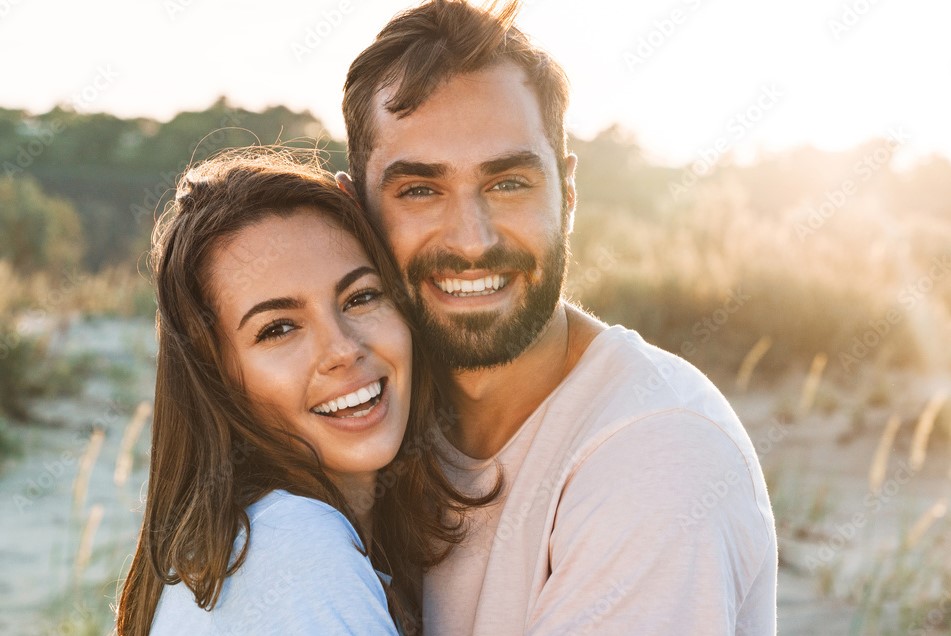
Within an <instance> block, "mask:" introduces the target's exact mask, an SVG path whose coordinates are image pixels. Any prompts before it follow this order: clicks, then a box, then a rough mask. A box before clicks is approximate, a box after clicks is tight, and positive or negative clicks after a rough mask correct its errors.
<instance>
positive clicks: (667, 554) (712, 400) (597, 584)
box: [423, 327, 777, 636]
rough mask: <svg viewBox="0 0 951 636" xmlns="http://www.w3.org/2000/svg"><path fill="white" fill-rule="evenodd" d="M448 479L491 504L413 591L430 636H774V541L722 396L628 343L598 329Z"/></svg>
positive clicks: (766, 508)
mask: <svg viewBox="0 0 951 636" xmlns="http://www.w3.org/2000/svg"><path fill="white" fill-rule="evenodd" d="M438 443H439V445H440V447H441V448H442V450H443V452H444V453H445V456H446V457H447V459H448V462H449V465H447V472H448V473H449V475H450V478H451V479H452V480H453V481H454V483H455V484H456V485H457V486H458V487H460V488H462V489H463V490H464V491H467V492H472V493H476V492H484V491H485V489H487V488H488V487H490V486H491V485H492V484H493V483H494V480H495V476H496V470H497V467H498V466H501V467H502V469H503V471H504V475H505V480H506V487H505V491H504V493H503V496H502V497H501V498H500V500H499V501H498V502H496V503H495V504H493V505H492V506H490V507H488V508H484V509H481V510H475V511H472V512H471V513H470V515H471V517H470V519H471V522H470V523H471V526H470V534H469V535H468V538H467V540H466V541H465V543H464V544H463V545H461V546H458V547H457V548H456V549H454V550H453V552H452V553H451V555H450V556H449V558H448V559H447V560H446V561H445V562H444V563H442V564H441V565H439V566H438V567H437V568H435V569H433V570H432V571H431V572H430V573H428V574H427V576H426V578H425V581H424V607H423V614H424V630H425V633H426V634H427V636H434V635H435V636H439V635H452V636H458V635H461V634H484V635H486V636H489V635H491V636H499V635H503V634H523V633H526V634H558V635H564V634H599V635H600V634H639V635H643V634H664V635H670V634H677V635H680V634H684V635H686V634H756V635H761V634H775V632H776V569H777V555H776V532H775V527H774V521H773V515H772V511H771V510H770V505H769V497H768V495H767V493H766V483H765V480H764V479H763V473H762V470H761V468H760V465H759V461H758V460H757V457H756V453H755V451H754V448H753V444H752V443H751V441H750V439H749V436H748V435H747V434H746V431H745V430H744V429H743V427H742V425H741V424H740V422H739V420H738V419H737V417H736V414H735V413H734V412H733V410H732V409H731V408H730V406H729V404H727V402H726V400H725V399H724V397H723V396H722V395H721V394H720V392H719V391H718V390H717V389H716V388H715V387H714V386H713V385H712V384H711V383H710V382H709V381H708V380H707V378H706V377H705V376H704V375H703V374H701V373H700V372H699V371H697V370H696V369H695V368H694V367H693V366H691V365H690V364H689V363H687V362H686V361H684V360H682V359H680V358H678V357H676V356H674V355H671V354H669V353H667V352H665V351H662V350H660V349H658V348H656V347H653V346H651V345H649V344H647V343H646V342H644V340H643V339H642V338H641V337H640V336H639V335H638V334H636V333H635V332H633V331H629V330H626V329H624V328H623V327H612V328H610V329H607V330H605V331H604V332H602V333H600V334H599V335H598V336H597V337H596V338H595V339H594V341H593V342H592V343H591V344H590V345H589V347H588V349H587V351H586V352H585V353H584V355H583V356H582V358H581V359H580V360H579V362H578V364H577V365H576V366H575V368H574V369H573V370H572V371H571V373H570V374H569V375H568V377H566V378H565V379H564V381H563V382H562V383H561V384H560V385H559V386H558V388H556V389H555V390H554V391H553V392H552V393H551V395H549V396H548V398H547V399H546V400H545V401H544V402H543V403H542V404H541V405H540V406H539V407H538V409H537V410H536V411H535V412H534V413H533V414H532V415H531V417H529V418H528V419H527V420H526V421H525V423H524V424H523V425H522V427H521V428H520V429H519V431H518V432H517V433H516V434H515V436H513V438H512V439H511V440H509V442H508V444H506V446H505V447H504V448H503V449H502V450H501V451H499V453H498V454H497V455H496V456H495V457H493V458H490V459H487V460H475V459H472V458H470V457H467V456H465V455H463V454H462V453H460V452H459V451H458V450H456V449H455V448H454V447H453V446H452V445H451V444H449V442H448V441H446V440H445V438H440V439H439V442H438Z"/></svg>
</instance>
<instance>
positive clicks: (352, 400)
mask: <svg viewBox="0 0 951 636" xmlns="http://www.w3.org/2000/svg"><path fill="white" fill-rule="evenodd" d="M382 392H383V383H382V382H380V381H379V380H377V381H376V382H371V383H370V384H368V385H366V386H365V387H362V388H359V389H357V390H356V391H354V392H353V393H348V394H346V395H341V396H340V397H338V398H334V399H332V400H328V401H326V402H324V403H323V404H319V405H318V406H316V407H314V409H313V410H314V412H316V413H320V414H321V415H326V414H327V413H336V412H337V411H339V410H341V409H345V408H348V407H351V406H359V405H360V404H365V403H367V402H369V401H370V400H372V399H373V398H375V397H376V396H378V395H379V394H380V393H382ZM372 408H373V407H372V406H371V407H370V408H368V409H366V410H363V411H360V412H358V413H354V414H353V415H351V416H350V417H360V416H362V415H366V414H367V413H369V412H370V410H371V409H372Z"/></svg>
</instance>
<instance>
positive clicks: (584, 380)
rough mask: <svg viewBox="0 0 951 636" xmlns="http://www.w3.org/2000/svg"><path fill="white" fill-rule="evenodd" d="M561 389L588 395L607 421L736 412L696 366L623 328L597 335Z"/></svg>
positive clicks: (721, 414) (572, 395) (571, 394)
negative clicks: (676, 413)
mask: <svg viewBox="0 0 951 636" xmlns="http://www.w3.org/2000/svg"><path fill="white" fill-rule="evenodd" d="M561 391H564V392H565V393H566V394H567V396H568V398H569V399H571V398H574V397H576V396H578V397H580V396H581V395H587V396H588V398H589V400H590V401H589V402H588V404H589V405H592V406H595V407H596V408H595V410H594V412H595V413H597V414H600V415H601V416H602V417H606V418H608V419H614V418H615V417H616V416H621V417H625V418H626V417H629V416H637V415H646V414H650V413H653V412H660V411H667V410H671V409H684V410H687V411H693V412H696V413H698V414H700V415H703V416H707V417H711V418H712V419H720V418H722V417H724V416H733V414H732V410H731V409H730V408H729V406H728V404H727V402H726V399H725V398H724V397H723V394H722V393H721V392H720V391H719V390H718V389H717V388H716V387H715V386H714V385H713V383H712V382H710V380H709V379H708V378H707V377H706V376H705V375H704V374H703V373H702V372H700V371H699V370H698V369H697V368H696V367H694V366H693V365H692V364H690V363H689V362H688V361H686V360H684V359H683V358H680V357H678V356H676V355H674V354H672V353H670V352H668V351H665V350H663V349H660V348H659V347H656V346H654V345H652V344H650V343H648V342H647V341H645V340H644V338H642V337H641V335H640V334H638V333H637V332H636V331H632V330H630V329H626V328H624V327H622V326H613V327H609V328H608V329H605V330H604V331H602V332H601V333H600V334H598V336H597V337H596V338H595V339H594V340H593V341H592V342H591V344H590V345H589V346H588V349H587V350H586V351H585V354H584V355H583V356H582V358H581V360H580V361H579V363H578V365H577V366H576V367H575V369H574V370H573V371H572V373H571V374H570V375H569V376H568V378H566V380H565V382H564V383H563V385H562V386H561V387H559V392H561ZM609 407H610V408H609ZM733 417H735V416H733Z"/></svg>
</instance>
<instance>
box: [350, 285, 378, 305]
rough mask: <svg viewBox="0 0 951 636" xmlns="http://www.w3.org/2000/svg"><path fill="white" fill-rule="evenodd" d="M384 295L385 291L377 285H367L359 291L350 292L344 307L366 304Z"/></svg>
mask: <svg viewBox="0 0 951 636" xmlns="http://www.w3.org/2000/svg"><path fill="white" fill-rule="evenodd" d="M382 296H383V292H382V291H381V290H379V289H377V288H375V287H367V288H366V289H361V290H360V291H358V292H354V293H353V294H350V297H349V298H347V301H346V302H345V303H344V307H345V308H349V307H359V306H360V305H366V304H367V303H370V302H373V301H374V300H376V299H378V298H381V297H382Z"/></svg>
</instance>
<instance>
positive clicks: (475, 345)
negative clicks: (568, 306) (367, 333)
mask: <svg viewBox="0 0 951 636" xmlns="http://www.w3.org/2000/svg"><path fill="white" fill-rule="evenodd" d="M567 252H568V246H567V233H565V232H564V231H562V232H560V233H559V235H558V236H557V237H556V238H554V239H553V240H552V241H551V243H550V244H549V247H548V249H547V250H546V252H545V255H544V259H545V262H544V263H543V267H542V270H541V276H540V277H538V279H537V280H536V277H535V272H536V270H537V268H538V262H537V259H536V258H535V257H534V256H532V255H531V254H529V253H528V252H525V251H521V250H510V249H508V248H504V247H502V246H500V245H496V246H494V247H492V248H490V249H489V250H488V251H487V252H486V253H485V254H484V255H483V256H482V257H481V258H480V259H479V260H478V261H475V262H471V261H469V260H468V259H465V258H463V257H461V256H459V255H457V254H452V253H449V252H436V253H433V252H430V253H427V254H425V255H421V256H418V257H416V258H414V259H413V260H412V261H410V263H409V266H408V267H407V273H406V278H407V283H408V286H409V290H410V296H411V302H412V306H413V312H414V318H415V319H416V324H417V325H418V326H419V333H420V335H421V336H422V338H423V339H424V342H425V346H426V347H427V348H428V349H429V350H430V351H431V352H432V353H433V355H434V356H435V358H436V360H437V361H439V362H441V363H442V364H444V365H446V366H447V367H449V368H450V369H454V370H459V371H473V370H476V369H486V368H490V367H495V366H499V365H503V364H506V363H508V362H511V361H512V360H514V359H515V358H517V357H518V356H519V355H521V354H522V352H523V351H525V349H527V348H528V346H529V345H531V344H532V343H533V342H534V341H535V339H536V338H537V337H538V335H539V334H540V333H541V331H542V329H543V328H544V327H545V325H546V324H548V321H549V320H550V319H551V317H552V314H554V312H555V307H556V306H557V304H558V300H559V298H560V297H561V289H562V286H563V284H564V280H565V274H566V264H567V260H568V254H567ZM465 270H485V271H489V272H493V271H495V272H498V271H510V272H515V273H519V274H521V278H522V282H523V284H524V286H525V292H524V294H523V297H522V301H521V303H520V304H519V305H518V306H517V307H516V308H515V310H514V311H513V312H512V313H511V314H510V315H508V316H503V315H501V314H500V312H498V311H482V312H470V313H466V314H458V315H454V314H449V315H447V316H446V317H445V318H440V317H439V316H436V315H435V314H434V313H433V312H432V311H431V310H430V309H429V308H428V307H426V305H425V303H424V301H423V296H422V294H421V287H422V285H423V284H424V283H425V282H426V281H427V280H429V279H431V278H432V276H433V273H434V272H439V273H440V274H441V275H446V274H449V273H452V272H456V273H458V272H462V271H465ZM509 284H511V281H510V282H509Z"/></svg>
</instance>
